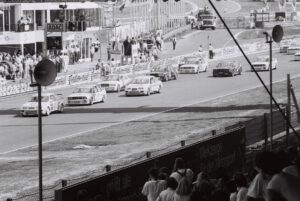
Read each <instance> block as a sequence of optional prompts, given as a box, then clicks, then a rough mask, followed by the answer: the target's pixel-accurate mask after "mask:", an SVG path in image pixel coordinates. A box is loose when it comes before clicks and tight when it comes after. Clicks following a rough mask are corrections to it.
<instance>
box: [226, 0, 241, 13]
mask: <svg viewBox="0 0 300 201" xmlns="http://www.w3.org/2000/svg"><path fill="white" fill-rule="evenodd" d="M229 1H230V2H231V3H233V4H235V5H236V6H237V9H235V10H233V11H231V12H228V13H236V12H238V11H239V10H241V8H242V6H241V4H239V3H238V2H236V1H232V0H229ZM229 1H228V2H229ZM228 13H226V14H228Z"/></svg>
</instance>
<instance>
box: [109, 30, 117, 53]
mask: <svg viewBox="0 0 300 201" xmlns="http://www.w3.org/2000/svg"><path fill="white" fill-rule="evenodd" d="M110 43H111V44H112V50H113V51H114V50H115V46H116V37H115V35H114V34H113V35H112V36H111V38H110Z"/></svg>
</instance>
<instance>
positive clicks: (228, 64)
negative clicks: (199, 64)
mask: <svg viewBox="0 0 300 201" xmlns="http://www.w3.org/2000/svg"><path fill="white" fill-rule="evenodd" d="M216 67H217V68H227V67H234V63H219V64H218V65H217V66H216Z"/></svg>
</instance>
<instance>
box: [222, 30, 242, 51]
mask: <svg viewBox="0 0 300 201" xmlns="http://www.w3.org/2000/svg"><path fill="white" fill-rule="evenodd" d="M245 31H246V30H244V31H240V32H238V33H236V34H234V38H235V39H237V37H238V36H239V35H240V34H241V33H243V32H245ZM231 41H233V40H232V38H230V39H229V40H228V41H227V42H226V43H225V44H224V45H223V47H222V48H224V47H226V46H227V45H228V43H230V42H231Z"/></svg>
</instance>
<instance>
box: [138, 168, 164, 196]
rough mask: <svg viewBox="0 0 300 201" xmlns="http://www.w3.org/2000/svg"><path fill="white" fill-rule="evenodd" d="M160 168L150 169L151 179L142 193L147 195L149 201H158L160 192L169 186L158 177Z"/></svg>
mask: <svg viewBox="0 0 300 201" xmlns="http://www.w3.org/2000/svg"><path fill="white" fill-rule="evenodd" d="M158 173H159V172H158V170H157V169H155V168H151V169H150V170H149V171H148V175H149V181H147V182H146V183H145V184H144V186H143V189H142V194H143V195H145V196H147V200H148V201H156V199H157V197H158V196H159V194H160V193H161V192H162V191H163V190H165V189H166V188H167V184H166V182H165V181H164V180H159V179H158Z"/></svg>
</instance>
